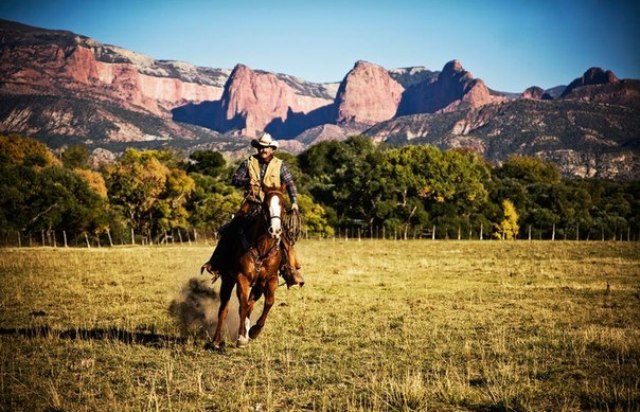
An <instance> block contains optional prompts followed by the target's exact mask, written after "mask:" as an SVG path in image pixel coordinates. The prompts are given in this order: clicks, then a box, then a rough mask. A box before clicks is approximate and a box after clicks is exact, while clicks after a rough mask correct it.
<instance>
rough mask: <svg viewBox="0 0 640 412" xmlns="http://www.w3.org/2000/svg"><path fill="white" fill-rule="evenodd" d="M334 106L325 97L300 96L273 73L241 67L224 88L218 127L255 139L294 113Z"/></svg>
mask: <svg viewBox="0 0 640 412" xmlns="http://www.w3.org/2000/svg"><path fill="white" fill-rule="evenodd" d="M331 103H332V101H331V100H328V99H326V98H323V97H315V96H307V95H303V94H300V93H297V92H296V90H294V89H293V88H292V87H291V86H289V84H287V83H286V82H284V81H283V80H281V79H279V78H278V77H277V76H276V75H274V74H272V73H267V72H258V71H254V70H251V69H250V68H248V67H247V66H245V65H241V64H239V65H237V66H236V67H235V68H234V69H233V72H232V73H231V76H230V77H229V80H228V81H227V83H226V85H225V88H224V93H223V95H222V100H221V102H220V104H221V111H220V114H219V118H218V119H217V121H216V124H217V125H218V127H219V128H220V129H223V130H235V131H236V132H237V133H238V134H241V135H244V136H250V137H253V136H255V135H256V133H257V132H259V131H263V130H265V129H266V128H267V126H269V125H270V124H271V123H272V122H274V121H280V122H286V121H287V119H288V117H289V116H290V114H291V113H298V114H307V113H309V112H311V111H312V110H315V109H318V108H319V107H322V106H326V105H328V104H331Z"/></svg>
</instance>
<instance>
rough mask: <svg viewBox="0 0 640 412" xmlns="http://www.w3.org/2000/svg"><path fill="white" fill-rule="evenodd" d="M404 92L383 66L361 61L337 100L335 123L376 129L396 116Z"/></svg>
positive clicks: (348, 75)
mask: <svg viewBox="0 0 640 412" xmlns="http://www.w3.org/2000/svg"><path fill="white" fill-rule="evenodd" d="M403 91H404V88H403V87H402V86H401V85H400V83H398V82H397V81H395V80H394V79H393V78H392V77H391V75H390V74H389V72H388V71H387V70H386V69H384V68H383V67H381V66H378V65H375V64H371V63H368V62H365V61H358V62H357V63H356V64H355V66H354V67H353V69H352V70H351V71H350V72H349V73H348V74H347V76H346V77H345V78H344V80H343V81H342V83H341V84H340V88H339V89H338V95H337V97H336V102H335V105H336V112H337V116H336V119H335V120H336V122H337V123H360V124H368V125H373V124H376V123H379V122H382V121H384V120H389V119H391V118H392V117H393V116H395V114H396V112H397V110H398V105H399V104H400V99H401V97H402V92H403Z"/></svg>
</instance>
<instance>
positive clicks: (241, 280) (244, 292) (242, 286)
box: [236, 275, 250, 347]
mask: <svg viewBox="0 0 640 412" xmlns="http://www.w3.org/2000/svg"><path fill="white" fill-rule="evenodd" d="M236 293H237V295H238V303H239V306H240V307H239V308H238V311H239V313H240V325H239V327H238V340H237V342H236V344H237V346H238V347H242V346H245V345H246V344H247V343H249V334H248V329H249V328H248V326H247V323H248V322H250V321H249V281H248V280H247V278H246V277H245V276H242V275H239V276H238V283H237V287H236Z"/></svg>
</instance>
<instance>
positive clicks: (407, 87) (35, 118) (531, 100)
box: [0, 20, 640, 177]
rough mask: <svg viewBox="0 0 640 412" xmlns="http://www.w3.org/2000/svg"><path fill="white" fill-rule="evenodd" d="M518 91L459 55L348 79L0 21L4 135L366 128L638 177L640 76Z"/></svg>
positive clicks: (303, 143) (157, 142)
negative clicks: (186, 57) (501, 88)
mask: <svg viewBox="0 0 640 412" xmlns="http://www.w3.org/2000/svg"><path fill="white" fill-rule="evenodd" d="M561 93H562V94H561ZM517 97H518V95H516V94H507V93H500V92H494V91H492V90H491V89H489V88H488V87H487V86H486V85H485V84H484V82H483V81H482V80H481V79H477V78H474V77H473V75H472V74H471V73H470V72H468V71H467V70H465V69H464V68H463V67H462V65H461V64H460V62H459V61H457V60H453V61H451V62H449V63H447V64H446V65H445V66H444V68H443V69H442V71H441V72H438V71H430V70H428V69H426V68H424V67H409V68H400V69H393V70H387V69H385V68H383V67H380V66H377V65H375V64H371V63H367V62H364V61H359V62H357V63H356V64H355V66H354V67H353V69H352V70H351V71H350V72H349V73H348V74H347V75H346V76H345V78H344V79H343V80H342V82H341V83H339V86H338V83H325V84H319V83H312V82H307V81H304V80H301V79H298V78H295V77H293V76H290V75H286V74H279V73H268V72H264V71H259V70H252V69H250V68H248V67H246V66H243V65H238V66H237V67H236V68H235V69H234V70H233V71H231V70H226V69H212V68H204V67H196V66H193V65H190V64H188V63H183V62H176V61H160V60H154V59H152V58H151V57H147V56H144V55H141V54H138V53H134V52H131V51H129V50H125V49H122V48H119V47H117V46H111V45H106V44H102V43H99V42H97V41H95V40H92V39H90V38H87V37H84V36H80V35H76V34H74V33H71V32H67V31H54V30H44V29H39V28H34V27H29V26H25V25H22V24H19V23H14V22H8V21H5V20H0V133H13V132H15V133H21V134H26V135H30V136H34V137H37V138H39V139H42V140H44V141H46V142H47V143H48V144H49V145H51V146H52V147H59V146H64V145H68V144H74V143H82V144H85V145H87V146H89V147H90V148H91V149H96V150H99V149H107V150H112V151H116V152H119V151H122V150H124V149H125V148H126V147H127V145H128V144H129V143H128V142H133V141H135V142H138V143H137V146H138V147H147V148H157V147H176V148H181V149H186V150H194V149H198V148H199V149H213V150H219V151H223V152H226V153H231V152H233V153H236V154H238V153H240V152H241V151H245V152H246V151H247V150H249V149H250V148H249V147H248V145H247V141H246V140H244V139H239V138H238V135H245V136H252V135H254V134H255V132H256V131H261V130H266V131H268V132H270V133H271V134H273V135H274V136H275V137H276V138H278V139H286V140H287V142H282V147H283V148H286V149H288V150H290V151H292V152H298V151H301V150H304V149H305V148H306V147H308V145H310V144H314V143H317V142H320V141H323V140H327V139H332V140H333V139H344V138H346V137H347V136H350V135H353V134H357V133H363V134H365V135H368V136H370V137H371V138H372V139H373V140H375V141H384V142H387V143H389V144H416V143H417V144H425V143H428V144H437V145H438V146H440V147H442V148H443V149H446V148H450V147H467V148H472V149H474V150H478V151H480V152H482V153H484V154H485V155H486V156H487V157H488V158H491V159H493V160H496V161H500V160H501V159H504V158H506V157H507V156H508V155H509V154H511V153H523V154H530V155H533V156H539V157H543V158H545V159H549V160H552V161H554V160H557V161H558V162H560V163H564V166H563V171H565V173H567V174H577V175H581V176H601V177H615V176H636V175H638V173H636V172H635V170H640V167H639V166H638V165H640V155H639V154H638V148H639V147H640V143H638V138H637V136H638V132H639V130H640V127H639V123H638V120H637V119H640V115H638V111H639V110H640V81H638V80H630V79H624V80H619V79H618V78H617V77H616V76H615V75H614V74H613V73H612V72H610V71H605V70H602V69H598V68H592V69H589V70H588V71H587V72H586V73H584V75H582V76H581V77H579V78H578V79H576V80H574V81H573V82H572V83H571V84H570V85H569V86H568V87H564V86H558V87H556V88H553V89H549V90H546V91H545V90H542V89H541V88H536V87H533V88H529V89H527V90H526V91H525V92H524V93H522V95H519V97H520V98H517ZM496 103H500V104H496ZM223 133H224V134H223ZM581 159H582V160H581ZM584 159H590V160H589V161H588V164H586V165H585V163H584ZM594 159H595V160H594ZM614 161H616V162H618V163H620V165H621V166H619V167H618V166H616V167H612V164H613V163H614ZM585 168H586V169H585ZM599 173H602V174H599Z"/></svg>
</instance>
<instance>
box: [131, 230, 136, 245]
mask: <svg viewBox="0 0 640 412" xmlns="http://www.w3.org/2000/svg"><path fill="white" fill-rule="evenodd" d="M131 244H132V245H135V244H136V234H135V233H134V231H133V228H131Z"/></svg>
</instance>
